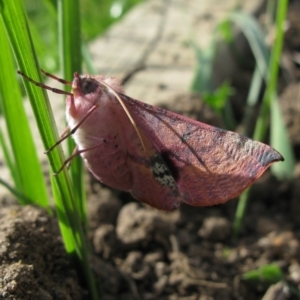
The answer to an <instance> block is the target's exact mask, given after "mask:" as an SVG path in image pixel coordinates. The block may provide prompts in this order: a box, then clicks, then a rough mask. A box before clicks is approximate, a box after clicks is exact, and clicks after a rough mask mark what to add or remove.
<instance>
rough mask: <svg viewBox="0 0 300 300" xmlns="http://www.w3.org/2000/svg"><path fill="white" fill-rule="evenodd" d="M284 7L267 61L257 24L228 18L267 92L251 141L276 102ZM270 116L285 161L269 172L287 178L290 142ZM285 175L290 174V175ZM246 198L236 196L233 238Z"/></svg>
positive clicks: (261, 133)
mask: <svg viewBox="0 0 300 300" xmlns="http://www.w3.org/2000/svg"><path fill="white" fill-rule="evenodd" d="M286 7H287V1H282V2H280V3H278V6H277V18H276V26H277V36H276V40H275V45H274V47H273V50H272V54H271V59H270V62H269V59H268V51H267V48H266V46H265V44H264V36H263V33H262V30H260V29H259V27H258V24H257V23H256V22H255V20H254V19H253V18H252V17H250V16H247V15H244V16H243V14H241V15H239V13H234V14H232V15H231V19H232V20H233V21H234V22H236V23H237V24H238V25H239V26H240V27H241V29H242V30H243V32H244V34H245V36H246V37H247V39H248V41H249V44H250V46H251V49H252V51H253V53H254V56H255V59H256V63H257V67H258V68H259V70H260V73H261V76H262V77H264V78H265V80H266V82H267V89H266V92H265V94H264V98H263V102H262V106H261V109H260V114H259V117H258V120H257V123H256V126H255V131H254V135H253V138H254V139H255V140H260V141H262V140H263V139H264V137H265V133H266V131H267V128H268V120H269V116H270V105H271V103H272V106H273V105H274V101H276V100H273V102H271V99H272V98H274V96H275V95H276V85H277V79H278V68H279V60H280V55H281V49H282V41H283V22H284V20H285V15H286ZM271 113H272V114H273V116H272V118H271V122H272V123H271V132H272V131H273V132H275V131H274V130H275V127H276V136H277V141H278V137H279V134H278V133H279V132H280V133H281V134H282V136H280V141H281V143H280V144H278V143H277V144H274V143H275V139H271V145H272V146H273V147H274V148H276V149H277V150H279V152H280V153H281V154H282V155H283V156H284V157H285V159H286V160H287V162H285V163H281V164H278V166H276V167H275V168H276V169H273V168H274V167H273V166H272V167H273V168H272V171H274V170H276V173H275V175H276V176H277V177H278V178H282V177H283V176H282V174H284V176H286V177H287V176H288V174H287V172H288V170H291V167H290V166H291V165H293V163H294V159H293V153H292V149H291V146H290V143H289V142H288V139H287V133H286V130H285V128H284V124H283V122H280V120H282V117H281V113H280V111H279V109H278V110H277V111H276V113H277V115H276V117H277V119H276V120H275V114H274V111H273V112H272V110H271ZM275 124H276V126H275ZM279 126H281V128H280V129H279ZM271 137H272V134H271ZM283 140H285V141H286V145H285V147H284V148H283V147H282V145H283V143H282V141H283ZM289 174H290V175H291V172H290V173H289ZM248 195H249V190H247V191H246V192H245V195H244V194H243V195H241V197H240V199H241V201H239V203H238V207H237V211H236V217H235V221H234V229H235V230H234V231H235V236H237V234H238V232H239V230H240V225H241V222H242V219H243V217H244V214H245V209H246V206H247V200H248Z"/></svg>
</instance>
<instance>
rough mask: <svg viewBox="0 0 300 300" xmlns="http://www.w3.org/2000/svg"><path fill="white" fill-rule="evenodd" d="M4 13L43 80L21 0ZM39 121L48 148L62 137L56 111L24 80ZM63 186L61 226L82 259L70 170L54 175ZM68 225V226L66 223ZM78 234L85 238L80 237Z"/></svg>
mask: <svg viewBox="0 0 300 300" xmlns="http://www.w3.org/2000/svg"><path fill="white" fill-rule="evenodd" d="M1 17H2V19H3V21H4V24H5V27H6V32H7V35H8V37H9V40H10V44H11V46H12V49H13V51H14V56H15V58H16V61H17V64H18V66H19V68H20V69H21V70H22V71H24V72H26V73H27V74H28V75H29V76H30V77H31V78H33V79H35V80H37V81H40V82H41V75H40V73H39V68H38V62H37V58H36V56H35V52H34V48H33V45H32V40H31V36H30V33H29V30H28V24H27V21H26V15H25V12H24V8H23V6H22V2H21V1H20V0H15V1H6V2H2V10H1ZM24 84H25V87H26V91H27V93H28V95H29V99H30V102H31V106H32V109H33V111H34V114H35V118H36V122H37V125H38V128H39V131H40V134H41V137H42V140H43V143H44V146H45V148H46V149H48V148H50V147H51V146H52V145H53V144H54V143H55V142H56V141H57V139H58V134H57V130H56V127H55V123H54V118H53V114H52V111H51V107H50V104H49V100H48V97H47V94H46V92H45V91H44V90H43V89H41V88H38V87H36V86H35V85H33V84H31V83H29V82H28V81H27V80H24ZM48 157H49V161H50V165H51V168H52V170H58V169H59V168H60V166H61V165H62V163H63V161H64V157H63V154H62V150H61V147H56V149H54V150H53V151H52V152H51V153H50V154H49V155H48ZM54 182H55V184H56V185H57V188H58V190H59V199H58V198H55V204H56V206H57V208H58V209H57V212H58V216H59V219H60V229H61V232H62V235H63V238H64V243H65V247H66V250H67V252H68V253H70V254H72V255H73V257H77V258H78V260H82V257H83V255H84V253H83V251H82V247H84V246H83V245H82V243H83V242H82V241H83V240H84V238H83V234H82V229H81V226H80V222H78V219H79V217H78V213H77V211H76V209H75V207H74V204H73V203H74V194H73V190H72V187H71V181H70V178H69V176H68V173H67V171H66V170H63V171H62V172H61V173H60V174H59V175H58V176H56V177H55V178H54ZM63 225H64V226H63ZM78 236H80V237H81V239H78Z"/></svg>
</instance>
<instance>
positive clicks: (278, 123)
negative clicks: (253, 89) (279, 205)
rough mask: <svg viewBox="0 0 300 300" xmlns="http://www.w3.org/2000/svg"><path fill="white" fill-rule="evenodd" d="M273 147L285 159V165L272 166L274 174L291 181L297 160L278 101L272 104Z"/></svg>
mask: <svg viewBox="0 0 300 300" xmlns="http://www.w3.org/2000/svg"><path fill="white" fill-rule="evenodd" d="M271 145H272V146H273V147H274V148H275V149H276V150H278V151H279V152H280V153H281V154H282V155H283V157H284V162H283V163H280V164H274V165H272V166H271V170H272V173H273V174H275V176H276V177H277V178H279V179H287V178H288V179H291V178H292V177H293V173H294V168H295V164H296V163H295V162H296V160H295V158H294V154H293V149H292V146H291V143H290V141H289V139H288V133H287V129H286V127H285V124H284V121H283V118H282V114H281V110H280V107H279V103H278V100H277V99H273V101H272V104H271Z"/></svg>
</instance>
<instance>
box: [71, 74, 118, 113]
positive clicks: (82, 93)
mask: <svg viewBox="0 0 300 300" xmlns="http://www.w3.org/2000/svg"><path fill="white" fill-rule="evenodd" d="M111 90H114V91H115V92H117V93H122V92H123V88H122V86H121V83H120V81H119V80H117V79H116V78H113V77H104V76H101V75H98V76H90V75H79V74H78V73H75V74H74V79H73V81H72V94H73V97H67V110H68V112H69V114H70V115H71V116H72V117H73V118H78V117H80V116H81V115H82V112H84V111H87V110H89V109H90V108H91V107H92V106H94V105H98V106H99V107H100V106H101V104H104V103H105V102H106V101H110V100H111V97H113V94H112V93H111Z"/></svg>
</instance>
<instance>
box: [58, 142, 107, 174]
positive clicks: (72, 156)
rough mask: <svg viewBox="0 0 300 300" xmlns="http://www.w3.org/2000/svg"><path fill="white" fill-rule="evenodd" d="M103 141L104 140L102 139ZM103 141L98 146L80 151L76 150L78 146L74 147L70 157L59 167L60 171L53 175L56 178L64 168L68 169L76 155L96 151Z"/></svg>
mask: <svg viewBox="0 0 300 300" xmlns="http://www.w3.org/2000/svg"><path fill="white" fill-rule="evenodd" d="M104 140H105V139H104ZM104 140H103V141H102V142H101V143H99V144H97V145H95V146H92V147H89V148H85V149H82V150H78V146H76V147H75V149H74V151H73V152H72V155H71V156H70V157H69V158H67V159H66V160H65V161H64V163H63V164H62V166H61V167H60V169H59V170H58V171H57V172H55V173H53V175H54V176H56V175H58V174H59V173H60V172H61V171H62V170H63V169H64V168H65V167H69V166H70V164H71V162H72V160H73V159H74V158H75V157H76V156H77V155H80V154H81V153H83V152H87V151H90V150H93V149H96V148H98V147H100V146H102V145H103V142H104Z"/></svg>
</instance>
